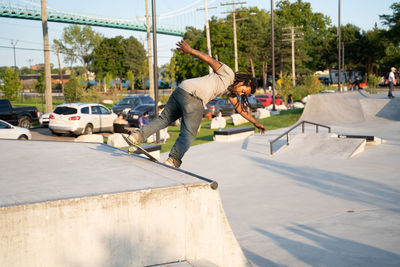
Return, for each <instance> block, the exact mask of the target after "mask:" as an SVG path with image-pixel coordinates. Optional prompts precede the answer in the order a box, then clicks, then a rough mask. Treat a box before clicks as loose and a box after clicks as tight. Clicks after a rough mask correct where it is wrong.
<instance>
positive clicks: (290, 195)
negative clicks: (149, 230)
mask: <svg viewBox="0 0 400 267" xmlns="http://www.w3.org/2000/svg"><path fill="white" fill-rule="evenodd" d="M300 120H307V121H312V122H318V123H322V124H325V125H328V126H331V127H332V133H336V134H353V135H373V136H376V137H380V138H383V139H384V140H385V142H384V143H383V144H380V145H375V146H368V145H367V146H365V148H364V151H363V152H362V153H360V154H358V155H355V156H354V157H351V158H349V157H347V156H346V155H348V153H347V152H348V151H347V152H346V149H347V150H348V145H347V144H345V145H343V144H342V145H341V144H339V143H338V142H339V141H338V138H335V140H334V142H333V141H331V142H326V143H325V146H324V142H321V139H320V138H321V137H320V136H323V137H322V139H326V138H327V137H326V135H327V131H326V130H324V129H323V128H320V129H319V132H320V133H319V135H318V134H316V133H315V127H314V126H306V133H305V134H304V135H302V134H301V127H298V129H296V130H295V131H294V132H293V133H291V134H290V138H291V139H293V142H291V144H290V145H289V146H287V147H286V146H285V145H283V146H282V143H285V142H283V141H282V142H281V146H282V147H281V148H280V149H279V150H278V152H276V153H275V154H274V155H273V156H270V155H269V152H270V151H269V140H273V139H274V138H275V137H277V136H278V135H280V134H282V133H283V132H284V131H285V130H286V129H279V130H275V131H267V132H266V134H264V135H260V134H256V135H254V136H252V137H249V138H247V139H245V140H243V141H237V142H231V143H223V142H212V143H207V144H204V145H199V146H194V147H192V148H191V149H190V150H189V151H188V152H187V154H186V155H185V157H184V160H183V164H182V167H181V168H183V169H185V170H188V171H191V172H194V173H196V174H199V175H202V176H205V177H208V178H210V179H215V180H217V181H218V183H219V189H220V193H221V198H222V202H223V205H224V209H225V212H226V214H227V217H228V220H229V222H230V225H231V227H232V230H233V232H234V234H235V236H236V238H237V239H238V241H239V244H240V245H241V247H242V249H243V251H244V253H245V255H246V256H247V258H248V260H249V261H250V262H251V263H252V264H253V266H400V175H399V172H400V97H399V95H397V97H396V98H394V99H392V100H389V99H387V97H386V95H382V94H381V95H373V96H369V95H368V94H366V93H364V92H362V91H361V92H349V93H334V94H319V95H315V96H312V97H311V100H310V101H309V102H308V103H307V105H306V108H305V110H304V112H303V115H302V117H301V119H300ZM267 130H268V126H267ZM313 136H314V137H313ZM297 139H298V140H297ZM313 139H314V140H315V142H312V141H313ZM283 140H284V141H285V137H284V138H283ZM296 141H297V142H296ZM343 141H345V142H348V140H346V139H344V140H343ZM356 141H357V140H356ZM358 141H359V140H358ZM304 142H306V143H304ZM305 144H307V146H306V145H305ZM357 145H359V144H358V143H357V144H354V146H357ZM344 152H346V153H347V154H346V153H344ZM162 156H163V157H166V156H167V155H162Z"/></svg>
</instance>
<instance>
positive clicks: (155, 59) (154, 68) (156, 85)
mask: <svg viewBox="0 0 400 267" xmlns="http://www.w3.org/2000/svg"><path fill="white" fill-rule="evenodd" d="M151 15H152V17H153V24H152V26H153V57H154V64H153V75H154V102H155V105H154V109H155V114H156V116H158V83H157V82H158V70H157V25H156V2H155V0H152V14H151ZM156 143H157V144H158V143H160V131H157V132H156Z"/></svg>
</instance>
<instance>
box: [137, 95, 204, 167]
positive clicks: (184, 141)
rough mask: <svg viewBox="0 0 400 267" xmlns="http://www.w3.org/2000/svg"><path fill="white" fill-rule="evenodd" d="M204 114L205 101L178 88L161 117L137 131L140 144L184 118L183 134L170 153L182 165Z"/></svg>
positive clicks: (182, 123)
mask: <svg viewBox="0 0 400 267" xmlns="http://www.w3.org/2000/svg"><path fill="white" fill-rule="evenodd" d="M203 112H204V107H203V101H202V100H201V99H200V98H197V97H195V96H193V95H191V94H189V93H188V92H186V91H185V90H183V89H181V88H179V87H178V88H177V89H176V90H175V91H174V92H173V93H172V94H171V96H170V97H169V99H168V102H167V104H166V105H165V108H164V111H163V112H162V113H161V115H160V116H159V117H158V118H156V119H154V120H153V121H151V122H150V123H149V124H147V125H146V126H144V127H143V128H141V129H139V130H138V131H137V133H139V135H140V139H141V140H139V142H143V141H144V140H146V139H147V137H149V136H150V135H152V134H154V133H156V132H157V131H159V130H161V129H164V128H165V127H168V126H169V125H170V124H171V123H173V122H174V121H176V120H177V119H179V118H182V120H181V132H180V133H179V137H178V139H177V140H176V142H175V144H174V146H173V147H172V149H171V152H170V153H169V156H170V157H172V158H173V159H175V160H177V161H178V162H179V163H182V161H181V159H182V158H183V155H184V154H185V152H186V151H187V150H188V149H189V147H190V145H191V144H192V142H193V141H194V139H195V138H196V135H197V131H198V129H199V126H200V123H201V120H202V118H203Z"/></svg>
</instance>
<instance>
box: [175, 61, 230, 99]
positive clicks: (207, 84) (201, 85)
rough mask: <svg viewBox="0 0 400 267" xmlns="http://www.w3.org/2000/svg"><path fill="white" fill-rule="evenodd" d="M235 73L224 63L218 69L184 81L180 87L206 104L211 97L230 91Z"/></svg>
mask: <svg viewBox="0 0 400 267" xmlns="http://www.w3.org/2000/svg"><path fill="white" fill-rule="evenodd" d="M234 79H235V73H234V72H233V71H232V70H231V68H229V67H228V66H227V65H225V64H222V65H221V67H220V68H219V69H218V70H217V71H214V72H212V73H211V74H208V75H206V76H202V77H199V78H193V79H188V80H185V81H183V82H182V83H181V84H180V85H179V87H180V88H182V89H183V90H185V91H186V92H188V93H189V94H192V95H194V96H196V97H198V98H200V99H201V100H203V105H204V106H205V105H206V104H207V103H208V102H209V101H210V100H211V99H214V98H215V97H217V96H222V95H225V94H227V93H228V87H229V86H230V85H231V84H233V81H234Z"/></svg>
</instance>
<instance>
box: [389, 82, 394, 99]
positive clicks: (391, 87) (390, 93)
mask: <svg viewBox="0 0 400 267" xmlns="http://www.w3.org/2000/svg"><path fill="white" fill-rule="evenodd" d="M392 91H393V82H389V93H388V96H392Z"/></svg>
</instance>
